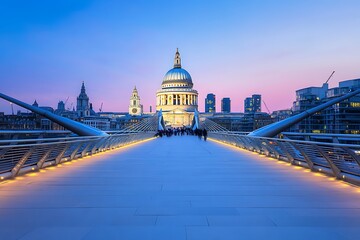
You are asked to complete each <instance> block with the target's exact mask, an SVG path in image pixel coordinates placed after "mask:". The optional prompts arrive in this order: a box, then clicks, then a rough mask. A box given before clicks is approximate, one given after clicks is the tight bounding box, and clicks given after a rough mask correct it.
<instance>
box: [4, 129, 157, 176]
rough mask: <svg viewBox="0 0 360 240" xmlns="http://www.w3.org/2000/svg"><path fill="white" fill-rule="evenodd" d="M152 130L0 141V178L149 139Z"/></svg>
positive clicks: (151, 135)
mask: <svg viewBox="0 0 360 240" xmlns="http://www.w3.org/2000/svg"><path fill="white" fill-rule="evenodd" d="M154 134H155V132H154V131H147V132H125V133H119V134H113V135H108V136H93V137H66V138H46V139H39V138H37V139H22V140H3V141H0V180H4V179H7V178H13V177H16V176H18V175H19V174H22V173H25V172H29V171H35V170H39V169H41V168H44V167H47V166H50V165H56V164H60V163H63V162H66V161H70V160H73V159H77V158H81V157H84V156H87V155H92V154H96V153H98V152H102V151H106V150H110V149H114V148H117V147H121V146H125V145H128V144H131V143H135V142H139V141H142V140H146V139H150V138H152V137H153V136H154Z"/></svg>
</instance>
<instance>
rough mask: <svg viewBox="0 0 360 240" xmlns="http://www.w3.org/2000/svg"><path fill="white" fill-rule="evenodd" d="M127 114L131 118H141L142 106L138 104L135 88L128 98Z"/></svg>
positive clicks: (138, 99) (138, 98)
mask: <svg viewBox="0 0 360 240" xmlns="http://www.w3.org/2000/svg"><path fill="white" fill-rule="evenodd" d="M129 114H130V115H132V116H141V114H143V106H142V105H141V104H140V97H139V94H138V91H137V89H136V87H134V90H133V92H132V95H131V98H130V105H129Z"/></svg>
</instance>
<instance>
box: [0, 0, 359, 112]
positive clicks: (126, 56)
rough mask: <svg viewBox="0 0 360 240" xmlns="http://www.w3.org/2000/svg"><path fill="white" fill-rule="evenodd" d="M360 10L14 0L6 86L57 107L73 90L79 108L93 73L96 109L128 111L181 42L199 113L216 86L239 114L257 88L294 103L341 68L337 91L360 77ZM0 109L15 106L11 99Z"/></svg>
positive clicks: (230, 2) (2, 26) (7, 30)
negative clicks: (299, 94) (133, 95)
mask: <svg viewBox="0 0 360 240" xmlns="http://www.w3.org/2000/svg"><path fill="white" fill-rule="evenodd" d="M359 9H360V1H358V0H346V1H344V0H312V1H310V0H303V1H295V0H276V1H275V0H262V1H260V0H253V1H237V0H225V1H205V0H188V1H186V0H184V1H165V0H154V1H146V0H142V1H138V0H134V1H115V0H114V1H107V0H88V1H81V0H79V1H72V0H62V1H45V0H44V1H36V0H35V1H25V0H24V1H17V0H11V1H10V0H5V1H2V3H1V6H0V52H1V54H0V83H1V85H0V86H1V88H0V92H1V93H4V94H7V95H10V96H12V97H14V98H17V99H19V100H22V101H24V102H26V103H29V104H32V103H33V102H34V100H35V99H36V101H37V102H38V103H39V105H40V106H51V107H53V108H56V107H57V103H58V101H60V100H62V101H64V102H65V100H66V99H67V98H68V97H69V100H68V102H67V106H66V108H69V107H70V105H71V104H73V106H76V97H77V96H78V95H79V93H80V88H81V84H82V82H83V81H84V82H85V86H86V91H87V94H88V96H89V98H90V102H91V103H93V106H94V109H95V111H98V110H99V108H100V106H101V103H103V107H102V110H103V111H118V112H127V111H128V105H129V99H130V96H131V93H132V90H133V88H134V86H135V85H136V87H137V89H138V92H139V95H140V97H141V103H142V104H143V106H144V111H146V112H148V111H149V106H150V105H151V106H152V109H153V110H154V109H155V108H156V91H157V90H159V89H160V88H161V82H162V79H163V76H164V75H165V73H166V72H167V71H168V70H169V69H171V68H172V67H173V59H174V54H175V51H176V48H179V52H180V54H181V58H182V66H183V68H184V69H186V70H187V71H188V72H189V73H190V74H191V76H192V79H193V83H194V89H196V90H197V91H198V92H199V110H200V111H204V110H205V109H204V106H205V98H206V95H207V94H208V93H214V94H215V95H216V98H217V99H218V100H220V99H222V98H224V97H230V99H231V110H232V111H233V112H243V110H244V99H245V98H246V97H248V96H251V95H253V94H261V95H262V99H263V100H264V101H265V102H266V104H267V106H268V107H269V109H270V110H271V111H274V110H279V109H288V108H290V107H291V106H292V102H293V101H294V100H295V90H297V89H300V88H305V87H310V86H319V87H320V86H321V85H322V84H323V83H324V82H325V81H326V80H327V78H328V77H329V75H330V74H331V72H332V71H333V70H335V71H336V73H335V74H334V76H333V78H332V79H331V80H330V82H329V87H330V88H332V87H336V86H338V82H339V81H343V80H349V79H355V78H360V45H359V39H360V31H359V30H358V29H359V26H360V16H359V14H358V10H359ZM216 108H217V109H221V101H217V103H216ZM14 109H15V111H17V110H19V109H21V108H20V107H17V106H15V105H14ZM262 109H263V111H264V110H265V109H264V106H263V107H262ZM21 110H22V111H26V110H23V109H21ZM0 112H6V113H11V106H10V104H9V103H8V102H6V101H4V100H2V99H0Z"/></svg>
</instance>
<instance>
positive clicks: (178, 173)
mask: <svg viewBox="0 0 360 240" xmlns="http://www.w3.org/2000/svg"><path fill="white" fill-rule="evenodd" d="M359 226H360V192H359V188H355V187H352V186H349V185H346V184H343V183H340V182H335V181H333V180H332V179H330V178H328V177H323V176H318V175H317V174H314V173H311V172H308V171H305V170H304V169H298V168H297V167H293V166H286V165H285V164H278V162H277V161H275V160H269V159H267V158H265V157H261V156H259V155H256V154H253V153H250V152H246V151H242V150H238V149H235V148H232V147H228V146H224V145H221V144H218V143H215V142H209V141H208V142H204V141H199V140H198V139H197V138H195V137H187V136H184V137H172V138H162V139H156V140H153V141H148V142H145V143H143V144H139V145H135V146H131V147H127V148H123V149H119V150H115V151H112V152H108V153H104V154H100V155H97V156H94V157H89V158H86V159H83V160H80V161H76V162H74V163H71V164H63V165H62V166H61V167H53V168H50V169H46V170H42V171H41V172H39V173H33V174H30V175H27V176H23V177H20V178H18V179H16V180H13V181H10V182H5V183H2V184H0V238H1V239H21V240H24V239H37V240H38V239H122V240H124V239H141V240H146V239H167V240H170V239H171V240H175V239H181V240H185V239H187V240H195V239H279V238H283V239H316V238H321V239H358V238H359V234H360V228H359Z"/></svg>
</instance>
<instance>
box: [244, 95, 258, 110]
mask: <svg viewBox="0 0 360 240" xmlns="http://www.w3.org/2000/svg"><path fill="white" fill-rule="evenodd" d="M244 112H245V113H257V112H261V95H260V94H253V95H252V97H247V98H245V100H244Z"/></svg>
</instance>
